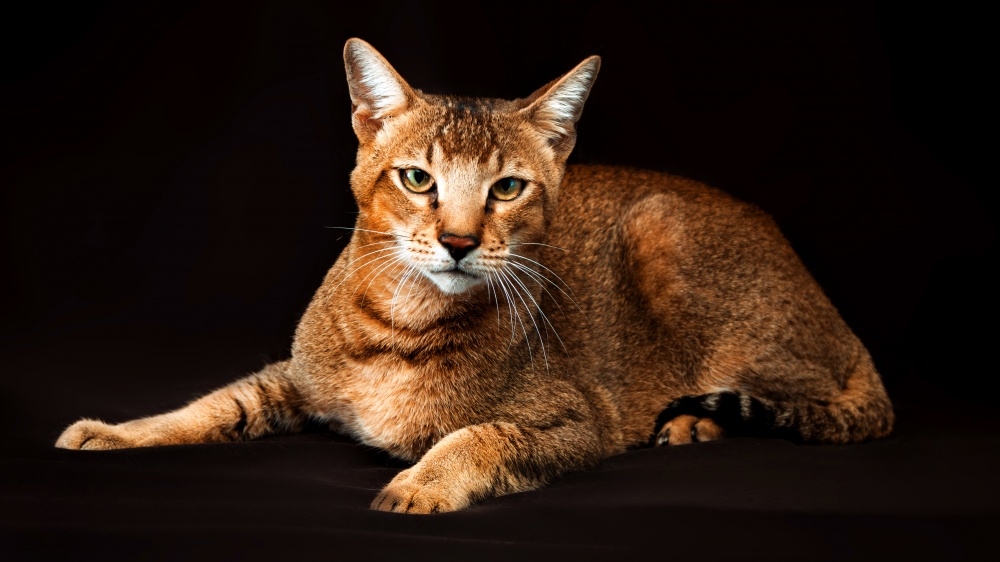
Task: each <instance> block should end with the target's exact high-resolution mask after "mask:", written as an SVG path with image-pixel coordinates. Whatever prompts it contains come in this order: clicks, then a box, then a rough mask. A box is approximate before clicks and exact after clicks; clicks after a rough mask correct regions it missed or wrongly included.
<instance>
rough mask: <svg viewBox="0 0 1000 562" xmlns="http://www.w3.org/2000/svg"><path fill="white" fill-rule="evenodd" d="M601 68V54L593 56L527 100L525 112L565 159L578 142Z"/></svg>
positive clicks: (525, 101)
mask: <svg viewBox="0 0 1000 562" xmlns="http://www.w3.org/2000/svg"><path fill="white" fill-rule="evenodd" d="M600 68H601V57H598V56H593V57H590V58H588V59H586V60H584V61H583V62H581V63H580V64H578V65H577V66H576V68H574V69H573V70H571V71H569V72H568V73H566V75H564V76H563V77H562V78H559V79H557V80H554V81H552V82H549V83H548V84H546V85H545V86H543V87H541V88H540V89H539V90H538V91H536V92H535V93H533V94H531V95H530V96H528V98H526V99H525V100H524V103H525V104H527V107H525V108H524V109H523V110H522V111H524V112H527V114H528V116H529V119H530V120H531V122H532V123H533V124H534V125H535V127H536V128H537V129H538V130H539V131H540V132H541V133H542V134H543V135H545V136H546V137H548V139H549V143H550V144H551V145H552V147H553V149H554V150H555V151H556V153H557V154H559V155H560V156H562V157H563V158H566V157H568V156H569V153H570V151H572V150H573V145H574V144H575V143H576V122H577V120H578V119H580V114H581V113H583V103H584V102H585V101H587V96H588V95H590V88H591V87H592V86H593V85H594V80H596V79H597V71H598V70H600Z"/></svg>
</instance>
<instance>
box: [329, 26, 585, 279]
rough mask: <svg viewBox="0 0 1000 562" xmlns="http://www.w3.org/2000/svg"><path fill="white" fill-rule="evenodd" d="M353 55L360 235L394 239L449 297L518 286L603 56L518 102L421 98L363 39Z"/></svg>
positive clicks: (409, 266)
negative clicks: (505, 283)
mask: <svg viewBox="0 0 1000 562" xmlns="http://www.w3.org/2000/svg"><path fill="white" fill-rule="evenodd" d="M345 60H346V62H347V71H348V82H349V85H350V86H351V95H352V100H353V102H354V128H355V132H356V133H357V134H358V138H359V140H360V143H361V144H360V147H359V150H358V160H357V167H356V168H355V170H354V172H353V173H352V176H351V184H352V188H353V190H354V194H355V197H356V199H357V201H358V205H359V208H360V210H361V215H360V220H359V228H364V229H366V230H367V231H375V232H378V233H383V236H391V237H392V239H391V240H386V241H385V243H386V245H387V246H389V247H392V248H395V249H396V250H398V257H399V258H400V260H401V265H402V266H403V267H405V270H406V271H410V272H414V273H418V274H420V275H423V276H425V277H426V278H428V279H429V280H431V281H432V282H433V283H434V285H436V286H437V287H438V288H439V289H440V290H441V291H443V292H444V293H447V294H460V293H464V292H466V291H469V290H470V289H472V288H473V287H476V286H479V285H481V284H484V283H487V282H488V281H487V280H489V279H493V280H498V279H500V280H502V279H503V278H504V277H505V276H507V279H508V280H509V281H511V282H514V280H513V279H512V278H511V277H510V274H511V273H512V269H514V270H516V269H518V268H520V267H528V266H530V262H528V261H526V258H524V257H521V256H524V254H530V253H531V248H532V247H533V246H534V245H536V244H538V243H540V242H542V241H543V240H544V237H545V228H546V225H547V224H548V221H549V219H550V217H551V214H552V213H553V212H554V210H555V203H556V201H557V199H558V192H559V187H560V182H561V181H562V174H563V171H564V168H565V162H566V158H567V157H568V156H569V153H570V151H571V150H572V147H573V143H574V141H575V131H574V123H575V121H576V119H578V118H579V114H580V110H581V109H582V105H583V102H584V100H585V99H586V96H587V93H588V92H589V88H590V86H591V84H592V83H593V79H594V78H595V77H596V73H597V66H598V61H597V59H596V57H592V58H591V59H588V60H587V61H584V63H582V64H581V65H580V66H578V67H577V68H576V69H575V70H574V71H572V72H570V73H569V74H567V75H566V76H565V77H563V78H562V79H560V80H559V81H556V82H553V83H552V84H550V85H548V86H546V87H544V88H542V89H541V90H539V91H537V92H535V94H533V95H532V96H530V97H529V98H527V99H524V100H515V101H504V100H487V99H463V98H455V97H447V96H434V95H428V94H423V93H421V92H419V91H416V90H413V89H411V88H410V87H409V86H408V85H407V84H406V83H405V82H404V81H403V80H402V78H400V77H399V75H398V74H396V72H395V71H394V70H393V69H392V68H391V67H390V66H389V65H388V63H387V62H385V60H384V59H383V58H382V57H381V56H380V55H378V53H377V52H375V51H374V50H373V49H372V48H371V47H370V46H369V45H367V43H364V42H362V41H359V40H351V41H349V42H348V44H347V47H346V49H345ZM377 243H378V242H373V244H377ZM534 247H537V246H534ZM386 249H387V250H388V248H386ZM498 283H500V284H502V281H498Z"/></svg>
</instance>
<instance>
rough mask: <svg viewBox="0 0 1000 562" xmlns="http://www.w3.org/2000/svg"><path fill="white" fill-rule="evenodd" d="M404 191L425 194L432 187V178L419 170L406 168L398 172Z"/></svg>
mask: <svg viewBox="0 0 1000 562" xmlns="http://www.w3.org/2000/svg"><path fill="white" fill-rule="evenodd" d="M399 177H400V178H401V179H402V180H403V185H405V186H406V189H409V190H410V191H412V192H414V193H427V192H428V191H430V190H431V188H432V187H434V178H432V177H431V175H430V174H428V173H427V172H425V171H423V170H421V169H420V168H407V169H405V170H400V171H399Z"/></svg>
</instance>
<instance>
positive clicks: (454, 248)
mask: <svg viewBox="0 0 1000 562" xmlns="http://www.w3.org/2000/svg"><path fill="white" fill-rule="evenodd" d="M438 241H439V242H441V245H442V246H444V247H445V249H446V250H448V253H449V254H451V257H452V258H454V260H455V263H458V262H459V260H461V259H462V258H464V257H465V254H468V253H469V252H471V251H472V250H474V249H476V247H477V246H479V238H476V237H475V236H471V235H470V236H458V235H457V234H452V233H450V232H445V233H444V234H442V235H441V236H439V237H438Z"/></svg>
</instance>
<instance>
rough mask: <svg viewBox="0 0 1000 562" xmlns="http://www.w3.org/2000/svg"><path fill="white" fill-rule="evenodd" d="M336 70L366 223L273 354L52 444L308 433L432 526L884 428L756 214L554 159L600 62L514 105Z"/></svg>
mask: <svg viewBox="0 0 1000 562" xmlns="http://www.w3.org/2000/svg"><path fill="white" fill-rule="evenodd" d="M344 58H345V62H346V68H347V81H348V85H349V87H350V94H351V100H352V103H353V126H354V131H355V133H356V134H357V137H358V139H359V141H360V146H359V149H358V154H357V166H356V168H355V169H354V171H353V173H352V175H351V187H352V189H353V192H354V196H355V198H356V200H357V204H358V207H359V209H360V214H359V215H358V219H357V224H356V228H355V229H354V232H353V235H352V238H351V241H350V243H349V244H348V246H347V248H346V249H345V251H344V252H343V254H342V255H341V256H340V257H339V259H338V260H337V261H336V263H335V264H334V265H333V268H332V269H331V270H330V272H329V274H328V275H327V276H326V279H325V280H324V281H323V284H322V285H321V286H320V288H319V290H318V291H317V293H316V295H315V297H314V298H313V300H312V302H311V304H310V305H309V307H308V310H307V311H306V313H305V315H304V316H303V318H302V320H301V322H300V324H299V326H298V329H297V331H296V333H295V340H294V344H293V346H292V356H291V359H288V360H286V361H282V362H279V363H274V364H271V365H268V366H267V367H265V368H264V369H263V370H261V371H260V372H258V373H255V374H253V375H250V376H248V377H246V378H244V379H242V380H239V381H237V382H234V383H232V384H230V385H229V386H226V387H223V388H221V389H219V390H216V391H215V392H212V393H211V394H208V395H206V396H204V397H202V398H200V399H198V400H195V401H194V402H192V403H190V404H188V405H187V406H185V407H183V408H181V409H179V410H176V411H173V412H169V413H166V414H162V415H158V416H152V417H148V418H142V419H138V420H132V421H128V422H124V423H120V424H116V425H111V424H107V423H104V422H101V421H96V420H86V419H85V420H81V421H78V422H76V423H75V424H73V425H72V426H70V427H69V428H68V429H66V431H65V432H64V433H63V434H62V435H61V436H60V437H59V439H58V441H57V442H56V446H58V447H64V448H68V449H116V448H122V447H145V446H153V445H170V444H175V443H202V442H212V441H236V440H243V439H252V438H255V437H260V436H262V435H267V434H273V433H280V432H292V431H297V430H299V429H300V428H302V427H303V424H304V422H305V421H306V420H307V419H311V420H318V421H322V422H329V423H330V424H331V426H335V427H337V428H338V429H339V431H342V432H345V433H347V434H349V435H352V436H354V437H355V438H357V439H358V440H359V441H361V442H363V443H366V444H368V445H372V446H375V447H380V448H382V449H384V450H386V451H388V452H389V453H391V454H392V455H395V456H397V457H399V458H402V459H407V460H411V461H415V462H416V464H414V465H413V467H412V468H409V469H407V470H403V471H402V472H400V473H399V475H398V476H396V477H395V478H394V479H393V480H392V481H391V482H390V483H389V484H388V485H387V486H386V487H385V488H384V489H383V490H382V491H381V493H379V494H378V496H377V497H376V498H375V500H374V502H373V503H372V507H373V508H375V509H380V510H386V511H389V510H391V511H399V512H408V513H431V512H440V511H451V510H457V509H462V508H465V507H467V506H469V505H471V504H472V503H474V502H476V501H477V500H480V499H483V498H488V497H492V496H498V495H501V494H507V493H511V492H518V491H524V490H530V489H533V488H537V487H539V486H541V485H543V484H544V483H545V482H546V481H548V480H550V479H552V478H553V477H555V476H557V475H560V474H563V473H565V472H567V471H570V470H579V469H583V468H586V467H589V466H592V465H594V464H595V463H597V462H599V461H600V460H601V459H603V458H605V457H608V456H609V455H614V454H617V453H621V452H623V451H625V450H626V449H628V448H630V447H639V446H643V445H646V444H650V443H651V444H655V445H667V444H669V445H677V444H682V443H689V442H692V441H706V440H711V439H718V438H720V437H723V436H725V435H747V434H754V435H763V434H778V435H782V436H785V437H787V438H791V439H795V440H799V441H806V442H826V443H848V442H857V441H864V440H867V439H872V438H877V437H882V436H885V435H886V434H888V433H889V432H890V431H891V428H892V425H893V412H892V405H891V403H890V401H889V399H888V397H887V396H886V393H885V389H884V388H883V385H882V382H881V380H880V377H879V374H878V373H877V371H876V370H875V367H874V366H873V364H872V359H871V357H870V355H869V353H868V351H867V350H866V349H865V347H864V346H863V345H862V343H861V342H860V341H859V340H858V338H857V337H856V336H855V335H854V334H853V333H852V332H851V330H850V329H849V328H848V327H847V325H846V324H845V323H844V321H843V320H842V319H841V317H840V316H839V314H838V313H837V311H836V309H835V308H834V307H833V305H832V304H831V303H830V301H829V300H828V299H827V297H826V296H825V295H824V294H823V291H822V290H821V289H820V288H819V286H818V285H817V284H816V282H815V281H814V280H813V279H812V277H811V276H810V275H809V273H808V272H807V271H806V268H805V267H804V266H803V264H802V263H801V262H800V261H799V259H798V257H797V256H796V255H795V253H794V252H793V250H792V249H791V247H790V246H789V244H788V242H786V240H785V239H784V237H783V236H782V234H781V233H780V232H779V230H778V228H777V226H775V224H774V222H773V221H772V220H771V219H770V218H769V217H768V216H767V215H766V214H765V213H764V212H762V211H761V210H759V209H758V208H757V207H754V206H753V205H750V204H747V203H743V202H740V201H737V200H735V199H733V198H732V197H730V196H727V195H726V194H724V193H722V192H720V191H717V190H715V189H713V188H710V187H707V186H705V185H703V184H700V183H698V182H695V181H691V180H688V179H684V178H679V177H676V176H671V175H668V174H665V173H659V172H651V171H642V170H634V169H627V168H617V167H603V166H600V167H598V166H572V167H568V168H567V167H566V159H567V157H568V156H569V154H570V151H571V150H572V149H573V145H574V143H575V140H576V128H575V127H576V122H577V120H578V119H579V118H580V113H581V110H582V109H583V104H584V102H585V100H586V99H587V96H588V94H589V92H590V88H591V86H592V85H593V83H594V79H595V78H596V77H597V72H598V68H599V66H600V59H599V58H598V57H590V58H588V59H587V60H585V61H583V62H582V63H580V65H578V66H577V67H576V68H574V69H573V70H572V71H570V72H569V73H568V74H566V75H565V76H563V77H561V78H559V79H558V80H555V81H553V82H551V83H549V84H548V85H546V86H544V87H542V88H541V89H540V90H538V91H536V92H535V93H534V94H532V95H531V96H529V97H527V98H525V99H519V100H514V101H506V100H498V99H478V98H463V97H455V96H443V95H432V94H427V93H424V92H421V91H419V90H416V89H413V88H411V87H410V86H409V85H408V84H407V83H406V82H405V81H404V80H403V79H402V78H401V77H400V76H399V74H397V73H396V71H395V70H394V69H393V68H392V67H391V66H390V65H389V63H388V62H387V61H386V60H385V59H384V58H383V57H382V56H381V55H380V54H379V53H378V52H376V51H375V50H374V49H373V48H372V47H371V46H370V45H368V44H367V43H365V42H364V41H361V40H359V39H351V40H349V41H348V42H347V45H346V47H345V49H344Z"/></svg>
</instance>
